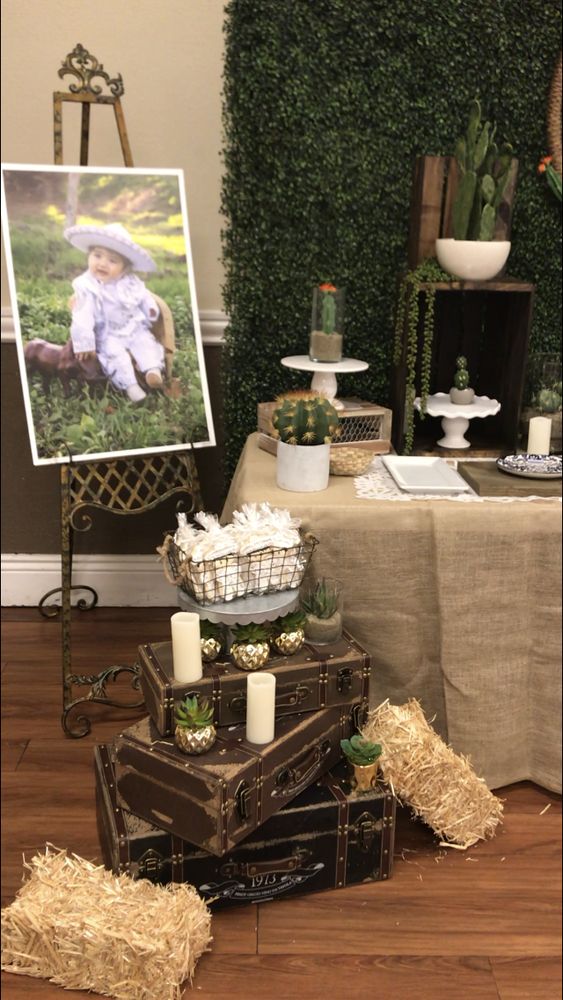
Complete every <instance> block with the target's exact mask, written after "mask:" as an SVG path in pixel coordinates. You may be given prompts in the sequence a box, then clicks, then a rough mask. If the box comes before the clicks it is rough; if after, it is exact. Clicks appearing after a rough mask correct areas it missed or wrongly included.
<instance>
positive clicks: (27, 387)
mask: <svg viewBox="0 0 563 1000" xmlns="http://www.w3.org/2000/svg"><path fill="white" fill-rule="evenodd" d="M2 228H3V234H4V245H5V249H6V261H7V265H8V278H9V282H10V294H11V299H12V308H13V314H14V326H15V331H16V340H17V348H18V359H19V367H20V373H21V379H22V386H23V395H24V402H25V409H26V416H27V423H28V429H29V436H30V442H31V451H32V456H33V462H34V464H35V465H45V464H53V463H61V462H71V461H72V462H78V461H83V462H84V461H92V460H95V459H104V458H109V457H112V458H119V457H125V456H128V455H138V454H141V453H143V452H150V453H157V452H168V451H172V450H180V449H185V448H187V447H190V446H191V445H193V446H194V447H196V448H197V447H205V446H206V445H214V444H215V436H214V429H213V419H212V414H211V406H210V402H209V392H208V387H207V379H206V374H205V364H204V356H203V346H202V340H201V332H200V327H199V315H198V310H197V300H196V292H195V282H194V272H193V262H192V254H191V248H190V238H189V228H188V216H187V208H186V197H185V187H184V178H183V173H182V171H181V170H150V171H148V170H142V169H137V168H132V167H128V168H111V169H108V168H105V169H104V168H100V167H60V166H57V167H55V166H31V165H21V164H13V165H12V164H9V165H8V164H7V165H4V166H3V167H2Z"/></svg>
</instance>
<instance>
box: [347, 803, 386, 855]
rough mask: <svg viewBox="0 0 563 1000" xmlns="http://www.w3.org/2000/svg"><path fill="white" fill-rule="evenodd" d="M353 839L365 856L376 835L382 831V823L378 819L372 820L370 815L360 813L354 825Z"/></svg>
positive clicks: (371, 846)
mask: <svg viewBox="0 0 563 1000" xmlns="http://www.w3.org/2000/svg"><path fill="white" fill-rule="evenodd" d="M353 829H354V833H355V839H354V842H355V843H356V844H357V846H358V847H359V848H360V851H363V852H364V853H365V854H367V853H368V852H369V851H371V850H372V848H373V842H374V840H375V835H376V833H379V832H380V831H381V830H382V829H383V821H382V820H380V819H374V818H373V816H371V815H370V813H368V812H365V813H362V815H361V816H358V819H357V820H356V822H355V824H354V828H353Z"/></svg>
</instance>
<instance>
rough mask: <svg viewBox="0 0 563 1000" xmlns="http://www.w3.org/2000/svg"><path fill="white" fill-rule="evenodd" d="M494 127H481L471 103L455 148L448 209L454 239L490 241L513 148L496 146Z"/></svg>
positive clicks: (474, 104)
mask: <svg viewBox="0 0 563 1000" xmlns="http://www.w3.org/2000/svg"><path fill="white" fill-rule="evenodd" d="M495 134H496V126H495V125H491V122H488V121H486V122H484V123H483V124H481V105H480V103H479V101H478V100H474V101H472V102H471V105H470V108H469V120H468V124H467V130H466V133H465V135H464V136H461V137H460V138H459V139H458V141H457V144H456V147H455V154H454V155H455V158H456V161H457V166H458V170H459V181H458V187H457V192H456V196H455V199H454V203H453V207H452V227H453V235H454V239H456V240H492V239H493V237H494V231H495V225H496V220H497V215H498V211H499V207H500V204H501V202H502V198H503V195H504V191H505V188H506V183H507V181H508V177H509V175H510V169H511V166H512V161H513V159H514V156H513V149H512V146H511V145H510V143H508V142H503V143H502V144H501V145H500V146H497V144H496V142H495V141H494V140H495Z"/></svg>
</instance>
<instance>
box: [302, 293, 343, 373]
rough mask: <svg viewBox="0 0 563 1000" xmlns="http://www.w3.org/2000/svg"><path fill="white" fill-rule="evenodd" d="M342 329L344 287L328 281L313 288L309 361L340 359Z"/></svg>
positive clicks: (333, 360)
mask: <svg viewBox="0 0 563 1000" xmlns="http://www.w3.org/2000/svg"><path fill="white" fill-rule="evenodd" d="M343 330H344V289H343V288H337V287H336V285H333V284H332V282H330V281H325V282H324V283H323V284H322V285H317V287H316V288H314V289H313V313H312V317H311V335H310V337H309V358H310V359H311V361H331V362H335V361H340V360H341V359H342V335H343Z"/></svg>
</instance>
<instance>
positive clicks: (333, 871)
mask: <svg viewBox="0 0 563 1000" xmlns="http://www.w3.org/2000/svg"><path fill="white" fill-rule="evenodd" d="M113 757H114V751H113V748H111V747H109V746H106V745H101V746H98V747H96V748H95V751H94V760H95V768H96V812H97V818H98V833H99V838H100V845H101V848H102V856H103V859H104V864H105V865H106V867H107V868H110V869H111V870H112V871H113V872H114V873H115V874H116V875H117V874H122V873H127V874H129V875H131V876H132V877H133V878H148V879H150V880H151V881H153V882H157V883H159V884H162V885H166V884H168V883H169V882H188V883H190V884H191V885H193V886H195V888H196V889H197V890H198V892H199V893H200V895H201V896H202V897H203V898H204V899H207V900H208V901H209V902H210V905H211V906H212V907H213V908H216V907H223V906H234V905H240V904H242V903H258V902H266V901H269V900H272V899H285V898H287V897H288V896H293V895H297V894H298V893H304V892H318V891H320V890H322V889H339V888H342V887H343V886H346V885H354V884H356V883H359V882H372V881H379V880H384V879H388V878H389V877H390V875H391V871H392V864H393V842H394V834H395V798H394V796H393V795H392V794H391V792H390V790H389V788H388V787H387V786H385V785H383V784H378V785H376V787H375V788H374V789H373V790H372V791H370V792H369V793H366V794H363V795H358V794H357V793H354V792H353V791H352V789H351V787H350V783H349V780H348V766H347V765H346V764H345V763H343V762H341V763H339V764H338V765H337V766H336V767H334V768H332V769H331V770H330V771H329V772H328V773H327V774H325V775H324V776H323V777H322V778H320V779H319V780H318V781H316V782H314V784H312V785H310V786H309V788H307V789H306V790H305V791H304V792H301V794H300V795H299V796H298V797H297V798H296V799H293V801H292V802H291V803H289V804H288V805H286V806H284V807H283V809H281V810H280V811H279V812H278V813H276V815H275V816H272V817H271V818H270V819H269V820H267V821H266V822H265V823H264V824H263V825H262V826H261V827H260V828H259V829H258V830H256V831H255V832H254V833H252V834H251V835H250V836H249V837H248V838H247V839H246V840H244V841H243V842H242V843H240V844H238V845H237V846H236V847H235V848H234V849H233V850H232V851H230V852H229V853H228V854H227V855H226V856H225V857H223V858H217V857H215V856H214V855H212V854H208V853H206V852H205V851H202V850H200V849H199V848H197V847H194V846H193V845H192V844H188V843H186V841H184V840H180V839H179V838H178V837H175V836H173V835H172V834H170V833H169V832H168V831H166V830H161V829H160V828H159V827H156V826H152V825H151V824H150V823H148V822H147V821H146V820H144V819H140V818H139V817H138V816H135V815H133V814H132V813H130V812H128V811H126V810H124V809H121V808H120V807H119V805H118V802H117V797H116V788H115V771H114V759H113Z"/></svg>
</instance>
